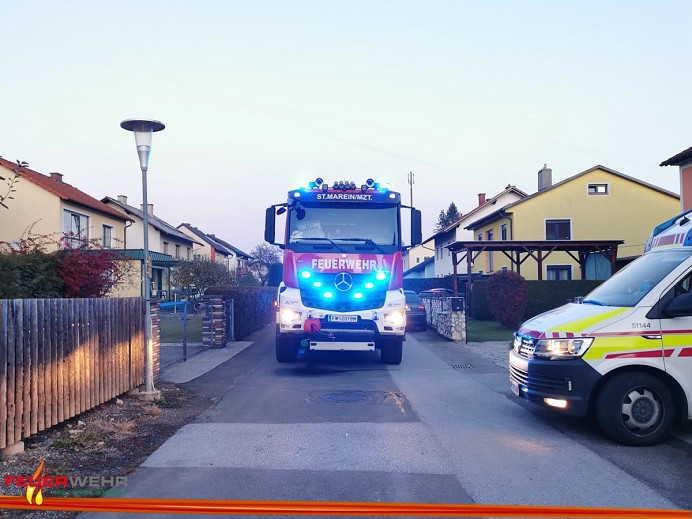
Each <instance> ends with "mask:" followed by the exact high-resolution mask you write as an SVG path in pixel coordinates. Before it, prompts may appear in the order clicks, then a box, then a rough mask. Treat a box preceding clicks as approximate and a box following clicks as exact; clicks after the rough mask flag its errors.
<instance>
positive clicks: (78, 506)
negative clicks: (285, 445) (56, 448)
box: [0, 496, 692, 519]
mask: <svg viewBox="0 0 692 519" xmlns="http://www.w3.org/2000/svg"><path fill="white" fill-rule="evenodd" d="M0 508H5V509H14V510H66V511H72V512H126V513H155V514H204V515H209V514H236V515H250V514H252V515H331V516H373V515H375V516H378V515H379V516H406V515H408V516H411V515H414V516H436V517H556V518H557V517H560V518H594V517H596V518H604V519H606V518H608V519H617V518H622V519H625V518H627V519H658V518H680V519H692V512H690V510H656V509H643V508H640V509H627V508H578V507H565V506H520V505H516V506H515V505H474V504H414V503H357V502H356V503H350V502H312V501H231V500H194V499H134V498H105V497H99V498H84V497H81V498H79V497H74V498H67V497H52V498H51V497H46V498H45V499H44V501H43V504H42V505H41V506H36V505H29V504H28V503H27V502H26V499H24V497H23V496H22V497H15V496H0Z"/></svg>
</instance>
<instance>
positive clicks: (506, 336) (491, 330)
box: [466, 319, 516, 342]
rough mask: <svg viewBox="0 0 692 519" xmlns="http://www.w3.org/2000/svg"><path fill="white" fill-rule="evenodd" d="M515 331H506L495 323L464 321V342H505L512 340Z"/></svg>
mask: <svg viewBox="0 0 692 519" xmlns="http://www.w3.org/2000/svg"><path fill="white" fill-rule="evenodd" d="M515 331H516V330H508V329H507V328H504V327H503V326H502V325H501V324H500V323H498V322H497V321H474V320H471V319H469V320H467V321H466V340H467V341H468V342H486V341H507V342H510V341H512V340H514V336H513V335H512V334H513V333H514V332H515Z"/></svg>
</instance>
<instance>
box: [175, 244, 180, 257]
mask: <svg viewBox="0 0 692 519" xmlns="http://www.w3.org/2000/svg"><path fill="white" fill-rule="evenodd" d="M175 257H176V258H179V257H180V245H178V244H176V246H175Z"/></svg>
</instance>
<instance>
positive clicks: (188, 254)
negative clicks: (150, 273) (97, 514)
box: [185, 247, 190, 260]
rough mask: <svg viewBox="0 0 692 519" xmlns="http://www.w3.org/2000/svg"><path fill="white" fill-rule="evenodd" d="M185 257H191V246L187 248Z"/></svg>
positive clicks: (187, 258)
mask: <svg viewBox="0 0 692 519" xmlns="http://www.w3.org/2000/svg"><path fill="white" fill-rule="evenodd" d="M185 259H186V260H189V259H190V247H187V249H185Z"/></svg>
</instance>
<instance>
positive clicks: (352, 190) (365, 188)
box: [289, 177, 400, 203]
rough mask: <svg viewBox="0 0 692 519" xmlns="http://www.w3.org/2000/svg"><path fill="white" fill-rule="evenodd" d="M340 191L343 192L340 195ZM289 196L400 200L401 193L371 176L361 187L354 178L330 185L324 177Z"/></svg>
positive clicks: (392, 201)
mask: <svg viewBox="0 0 692 519" xmlns="http://www.w3.org/2000/svg"><path fill="white" fill-rule="evenodd" d="M339 193H343V194H342V195H340V194H339ZM289 197H290V198H293V199H300V200H301V201H310V200H323V201H329V200H333V201H353V202H358V201H361V202H390V203H398V202H400V195H399V193H395V192H393V191H389V183H386V182H375V181H374V180H373V179H371V178H369V179H367V180H366V181H365V183H364V184H362V185H361V186H360V187H358V186H357V185H356V183H355V182H353V181H352V180H338V181H335V182H334V183H332V185H331V186H330V185H329V184H327V183H326V182H325V181H324V180H323V179H322V178H320V177H318V178H316V179H315V180H314V181H312V182H309V183H307V184H304V187H302V188H301V189H299V190H295V191H291V192H290V193H289Z"/></svg>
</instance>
